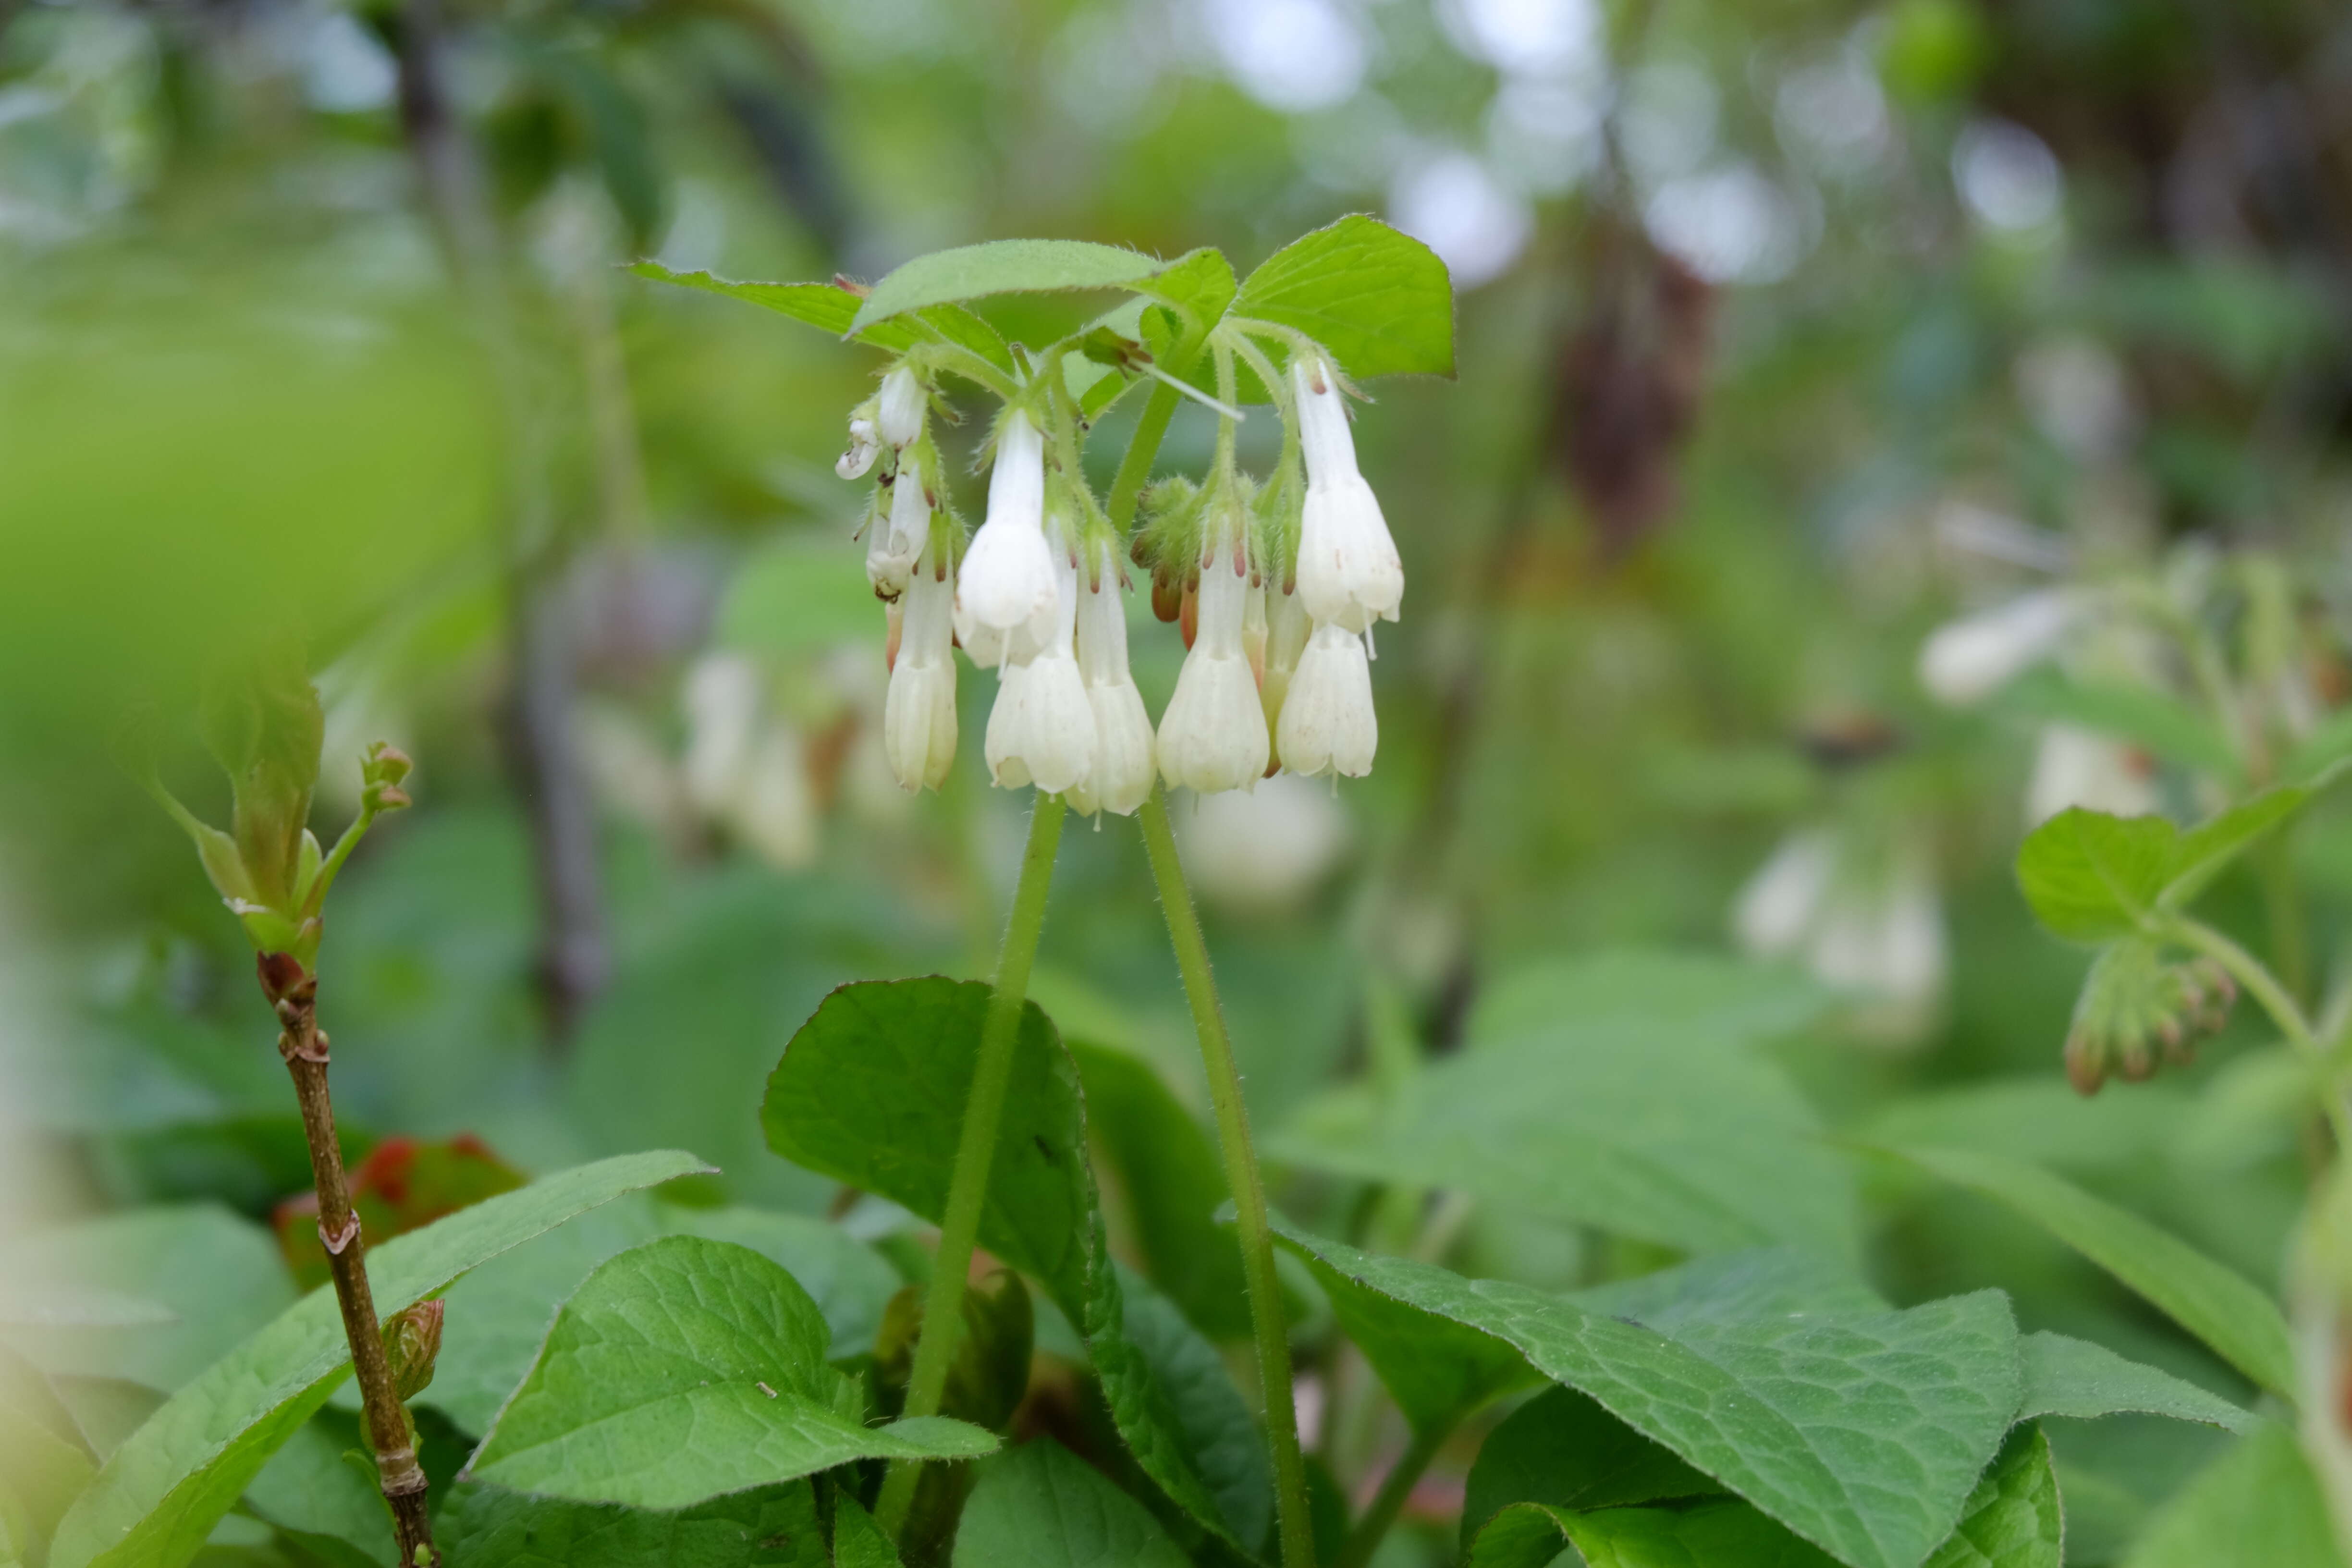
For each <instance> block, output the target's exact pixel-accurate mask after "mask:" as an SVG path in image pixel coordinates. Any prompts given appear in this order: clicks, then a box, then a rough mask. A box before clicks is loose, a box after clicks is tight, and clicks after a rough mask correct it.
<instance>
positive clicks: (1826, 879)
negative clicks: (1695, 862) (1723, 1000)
mask: <svg viewBox="0 0 2352 1568" xmlns="http://www.w3.org/2000/svg"><path fill="white" fill-rule="evenodd" d="M1731 929H1732V935H1733V937H1734V938H1735V939H1736V940H1737V941H1738V943H1739V945H1740V947H1741V948H1742V949H1743V950H1744V951H1746V952H1750V953H1753V954H1754V955H1756V956H1757V957H1759V958H1778V959H1788V960H1791V961H1793V962H1795V963H1801V964H1802V965H1803V966H1804V967H1805V968H1806V969H1807V970H1808V971H1809V972H1811V973H1812V974H1813V975H1814V976H1815V977H1816V978H1818V979H1819V980H1821V981H1822V983H1823V984H1827V985H1830V986H1832V988H1834V989H1836V990H1838V991H1841V992H1844V993H1846V994H1849V995H1850V996H1852V997H1853V998H1854V999H1855V1000H1856V1001H1858V1002H1859V1003H1861V1004H1862V1006H1861V1009H1860V1010H1859V1011H1858V1012H1856V1013H1855V1014H1854V1015H1853V1018H1852V1022H1853V1024H1854V1025H1855V1026H1856V1027H1857V1028H1858V1029H1859V1031H1860V1032H1862V1033H1863V1034H1864V1035H1866V1036H1868V1037H1873V1038H1875V1039H1879V1040H1881V1041H1884V1042H1885V1043H1888V1044H1903V1043H1909V1042H1911V1041H1914V1040H1916V1039H1917V1038H1918V1037H1920V1036H1921V1035H1922V1034H1923V1033H1924V1032H1925V1031H1926V1029H1927V1026H1928V1025H1929V1024H1930V1023H1931V1022H1932V1021H1933V1020H1934V1016H1935V1013H1936V1008H1937V1004H1938V1003H1939V1002H1940V1001H1941V999H1942V996H1943V993H1944V984H1945V981H1946V978H1947V976H1948V973H1949V969H1950V956H1949V950H1948V943H1947V941H1946V938H1945V933H1944V909H1943V900H1942V897H1941V895H1940V894H1939V893H1938V891H1937V886H1936V879H1935V871H1934V867H1933V865H1932V864H1931V862H1930V860H1929V858H1928V857H1927V854H1926V852H1925V851H1924V850H1923V849H1922V848H1920V847H1918V846H1916V844H1913V843H1910V842H1908V841H1905V842H1902V843H1899V844H1897V845H1896V846H1895V847H1893V849H1892V850H1891V851H1889V852H1885V853H1877V854H1874V853H1867V852H1864V850H1863V849H1862V848H1861V847H1858V846H1856V845H1854V844H1853V843H1850V842H1849V841H1848V840H1847V839H1846V838H1845V837H1844V836H1843V835H1841V834H1839V833H1838V832H1836V831H1835V830H1833V829H1831V828H1819V827H1817V828H1804V829H1800V830H1798V831H1796V832H1794V833H1791V834H1790V835H1789V836H1788V837H1786V838H1784V839H1782V840H1781V842H1780V847H1779V848H1777V849H1775V850H1774V851H1773V852H1772V855H1771V857H1770V858H1769V859H1767V860H1766V861H1765V862H1764V864H1763V865H1762V866H1761V867H1759V868H1758V869H1757V871H1756V873H1755V875H1754V876H1752V877H1750V878H1749V879H1748V884H1747V886H1746V887H1744V888H1743V889H1740V892H1739V896H1738V899H1737V900H1735V901H1734V903H1733V905H1732V911H1731Z"/></svg>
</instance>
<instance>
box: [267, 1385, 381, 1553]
mask: <svg viewBox="0 0 2352 1568" xmlns="http://www.w3.org/2000/svg"><path fill="white" fill-rule="evenodd" d="M366 1447H367V1445H366V1440H365V1439H364V1438H363V1437H362V1436H361V1435H360V1428H359V1422H358V1421H357V1419H356V1418H354V1417H353V1416H352V1415H347V1414H345V1413H344V1412H342V1411H340V1410H321V1411H320V1412H319V1414H318V1415H314V1416H312V1417H311V1418H310V1420H309V1421H307V1422H305V1423H304V1424H303V1425H302V1426H301V1428H300V1429H299V1430H298V1431H297V1432H296V1433H295V1434H294V1435H293V1436H291V1437H289V1438H288V1439H287V1441H286V1444H285V1446H284V1447H280V1448H279V1449H278V1452H277V1453H275V1454H273V1455H271V1456H270V1458H269V1463H268V1464H267V1465H265V1466H263V1467H262V1470H261V1473H260V1474H259V1475H257V1476H256V1477H254V1478H253V1480H252V1481H251V1483H250V1484H248V1485H247V1487H246V1489H245V1506H246V1508H247V1510H249V1511H250V1512H252V1513H253V1514H254V1515H255V1516H256V1517H257V1518H259V1519H263V1520H266V1521H268V1522H269V1523H271V1524H273V1525H275V1526H277V1527H278V1529H280V1530H285V1531H293V1532H295V1533H296V1534H298V1535H302V1536H308V1537H321V1536H323V1537H325V1538H327V1539H329V1540H331V1541H335V1542H341V1543H342V1544H343V1545H344V1546H345V1547H347V1548H349V1549H350V1550H351V1551H352V1552H357V1553H358V1554H359V1555H360V1556H361V1557H362V1558H365V1559H366V1560H368V1561H371V1562H373V1563H380V1564H382V1565H383V1568H397V1564H398V1563H399V1561H400V1552H399V1548H398V1546H397V1545H396V1544H395V1543H394V1540H393V1534H392V1513H391V1510H389V1509H387V1508H386V1507H385V1506H384V1501H383V1493H382V1492H380V1491H378V1490H377V1489H376V1484H375V1479H374V1476H375V1466H374V1463H373V1460H371V1459H369V1458H367V1457H366Z"/></svg>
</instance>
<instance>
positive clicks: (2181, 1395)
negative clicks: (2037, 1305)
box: [2017, 1333, 2258, 1432]
mask: <svg viewBox="0 0 2352 1568" xmlns="http://www.w3.org/2000/svg"><path fill="white" fill-rule="evenodd" d="M2017 1348H2018V1353H2019V1355H2020V1356H2021V1358H2022V1363H2023V1366H2024V1371H2025V1398H2024V1401H2023V1403H2021V1405H2019V1406H2018V1411H2017V1418H2018V1419H2019V1420H2020V1421H2030V1420H2032V1419H2033V1418H2034V1417H2035V1416H2038V1415H2068V1416H2073V1417H2074V1418H2076V1419H2078V1420H2091V1419H2095V1418H2096V1417H2098V1416H2101V1415H2169V1416H2171V1417H2173V1418H2174V1419H2175V1420H2179V1421H2202V1422H2204V1423H2205V1424H2207V1425H2208V1426H2220V1427H2222V1428H2223V1429H2225V1430H2227V1431H2231V1432H2248V1431H2252V1429H2253V1427H2254V1426H2255V1424H2256V1422H2257V1420H2258V1417H2256V1416H2255V1415H2254V1413H2253V1412H2252V1411H2251V1410H2244V1409H2241V1408H2240V1407H2239V1406H2237V1405H2232V1404H2231V1403H2230V1402H2229V1401H2228V1400H2226V1399H2224V1398H2222V1397H2221V1395H2220V1394H2208V1393H2206V1392H2205V1390H2203V1389H2201V1388H2200V1387H2198V1386H2197V1385H2196V1384H2193V1383H2185V1382H2183V1381H2182V1380H2181V1379H2179V1378H2177V1377H2175V1376H2173V1375H2172V1374H2171V1373H2168V1372H2159V1371H2158V1370H2157V1369H2156V1368H2155V1367H2152V1366H2144V1365H2142V1364H2141V1363H2138V1362H2136V1361H2126V1360H2125V1359H2124V1358H2123V1357H2122V1356H2119V1355H2117V1354H2116V1352H2113V1351H2111V1350H2109V1349H2107V1348H2106V1347H2105V1345H2095V1344H2093V1343H2091V1342H2089V1341H2088V1340H2076V1339H2069V1338H2067V1337H2066V1336H2065V1335H2064V1334H2053V1333H2033V1334H2028V1335H2026V1336H2025V1337H2024V1338H2023V1339H2021V1340H2020V1341H2019V1342H2018V1346H2017Z"/></svg>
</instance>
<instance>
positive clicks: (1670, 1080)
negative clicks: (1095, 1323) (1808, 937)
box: [1266, 1004, 1858, 1256]
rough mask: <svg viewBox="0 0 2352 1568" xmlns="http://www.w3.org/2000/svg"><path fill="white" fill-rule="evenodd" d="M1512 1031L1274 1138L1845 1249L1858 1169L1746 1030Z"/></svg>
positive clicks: (1500, 1198)
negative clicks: (1391, 1092) (1394, 1091)
mask: <svg viewBox="0 0 2352 1568" xmlns="http://www.w3.org/2000/svg"><path fill="white" fill-rule="evenodd" d="M1506 1016H1507V1017H1509V1018H1510V1019H1512V1021H1513V1023H1514V1025H1515V1027H1514V1029H1513V1032H1512V1033H1510V1034H1508V1035H1507V1036H1502V1037H1487V1036H1485V1035H1483V1034H1482V1035H1480V1036H1477V1037H1474V1041H1473V1047H1472V1048H1471V1049H1469V1050H1467V1051H1465V1052H1464V1053H1462V1054H1461V1055H1460V1056H1458V1057H1453V1058H1445V1059H1444V1060H1441V1061H1438V1062H1435V1063H1433V1064H1432V1065H1430V1066H1428V1067H1427V1068H1423V1070H1422V1071H1421V1072H1420V1073H1419V1074H1418V1075H1417V1076H1416V1077H1415V1079H1414V1080H1413V1085H1412V1093H1411V1094H1410V1095H1406V1096H1400V1097H1398V1098H1397V1100H1396V1101H1395V1102H1393V1103H1390V1102H1387V1101H1384V1100H1383V1099H1382V1097H1381V1094H1380V1092H1379V1091H1378V1090H1377V1089H1375V1088H1374V1087H1373V1086H1371V1085H1369V1084H1358V1085H1352V1086H1349V1087H1348V1088H1344V1089H1338V1090H1335V1091H1332V1092H1330V1093H1328V1094H1325V1095H1323V1096H1322V1097H1320V1098H1318V1099H1317V1100H1312V1101H1310V1102H1308V1103H1307V1105H1306V1106H1304V1107H1302V1108H1301V1109H1300V1110H1298V1112H1297V1114H1295V1115H1294V1116H1293V1117H1292V1118H1291V1119H1290V1120H1289V1121H1287V1122H1286V1123H1284V1124H1283V1125H1282V1126H1281V1127H1280V1128H1279V1129H1277V1130H1276V1132H1275V1133H1274V1135H1273V1136H1272V1137H1271V1138H1269V1139H1268V1140H1267V1143H1266V1147H1267V1151H1268V1152H1269V1153H1271V1154H1273V1155H1274V1156H1276V1158H1278V1159H1281V1160H1284V1161H1286V1162H1289V1163H1293V1164H1298V1165H1305V1166H1308V1167H1311V1168H1314V1169H1317V1170H1322V1171H1329V1172H1333V1173H1338V1174H1341V1175H1347V1176H1353V1177H1357V1178H1359V1179H1360V1180H1364V1181H1369V1182H1379V1183H1404V1184H1415V1185H1422V1186H1434V1187H1451V1188H1455V1189H1458V1190H1460V1191H1462V1192H1465V1193H1467V1194H1470V1195H1472V1196H1474V1197H1476V1198H1480V1199H1483V1200H1490V1201H1492V1202H1494V1203H1496V1204H1498V1205H1506V1206H1508V1207H1510V1208H1513V1209H1517V1210H1523V1211H1532V1212H1535V1213H1537V1214H1540V1215H1548V1216H1549V1217H1553V1218H1557V1219H1562V1220H1567V1221H1570V1222H1571V1223H1574V1224H1581V1225H1591V1226H1598V1227H1600V1228H1601V1229H1603V1230H1607V1231H1611V1232H1613V1233H1615V1234H1618V1235H1622V1236H1629V1237H1637V1238H1639V1239H1641V1240H1644V1241H1652V1242H1656V1243H1658V1244H1660V1245H1662V1246H1666V1247H1679V1248H1682V1249H1684V1250H1686V1251H1692V1252H1723V1251H1730V1250H1735V1249H1738V1248H1745V1247H1756V1246H1758V1245H1759V1244H1769V1243H1772V1242H1788V1243H1791V1244H1794V1245H1796V1246H1798V1247H1803V1248H1806V1249H1807V1250H1810V1251H1814V1252H1821V1253H1826V1254H1829V1255H1832V1256H1850V1255H1851V1254H1852V1253H1853V1251H1854V1249H1855V1247H1857V1245H1858V1241H1857V1236H1856V1220H1855V1213H1854V1202H1853V1185H1852V1175H1851V1173H1850V1172H1849V1171H1848V1170H1847V1168H1846V1166H1845V1164H1844V1163H1843V1161H1841V1160H1840V1159H1839V1158H1838V1157H1837V1155H1836V1154H1835V1153H1834V1152H1832V1151H1831V1150H1829V1149H1828V1148H1826V1147H1824V1146H1823V1145H1822V1143H1821V1142H1820V1140H1819V1138H1818V1136H1817V1134H1818V1132H1819V1131H1820V1122H1819V1120H1818V1119H1817V1117H1816V1116H1815V1114H1814V1112H1813V1110H1812V1108H1811V1106H1810V1105H1808V1104H1807V1103H1806V1101H1805V1100H1804V1097H1803V1096H1802V1095H1801V1094H1800V1093H1799V1092H1798V1091H1797V1089H1796V1087H1795V1085H1793V1084H1792V1083H1790V1081H1789V1079H1788V1077H1787V1075H1786V1074H1785V1073H1784V1072H1783V1071H1782V1070H1781V1069H1780V1068H1779V1067H1778V1066H1777V1065H1775V1064H1774V1063H1773V1062H1771V1061H1769V1060H1768V1059H1766V1058H1763V1057H1762V1056H1761V1055H1760V1054H1759V1053H1757V1052H1755V1051H1753V1050H1751V1049H1749V1048H1748V1040H1749V1039H1751V1038H1753V1035H1752V1034H1751V1033H1745V1032H1742V1030H1741V1029H1739V1028H1736V1027H1732V1026H1724V1027H1721V1028H1719V1029H1714V1030H1711V1029H1709V1028H1708V1027H1706V1026H1700V1025H1698V1024H1695V1023H1691V1022H1689V1021H1686V1020H1677V1019H1675V1017H1674V1016H1672V1014H1671V1013H1670V1012H1669V1013H1665V1014H1662V1015H1661V1016H1657V1017H1655V1018H1635V1017H1620V1018H1607V1017H1604V1018H1603V1019H1601V1020H1600V1021H1599V1022H1596V1023H1595V1024H1593V1025H1592V1026H1590V1027H1588V1026H1583V1025H1582V1024H1580V1022H1579V1021H1578V1020H1577V1019H1576V1018H1575V1017H1574V1016H1570V1015H1561V1014H1557V1013H1555V1014H1553V1015H1552V1016H1551V1020H1552V1021H1551V1022H1550V1023H1549V1024H1547V1025H1543V1026H1538V1024H1537V1022H1536V1015H1535V1009H1533V1008H1532V1007H1528V1008H1522V1007H1521V1006H1520V1005H1517V1004H1513V1005H1511V1011H1510V1012H1509V1013H1507V1015H1506Z"/></svg>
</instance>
